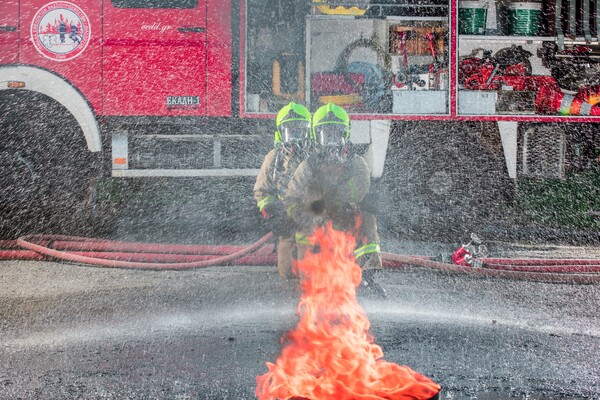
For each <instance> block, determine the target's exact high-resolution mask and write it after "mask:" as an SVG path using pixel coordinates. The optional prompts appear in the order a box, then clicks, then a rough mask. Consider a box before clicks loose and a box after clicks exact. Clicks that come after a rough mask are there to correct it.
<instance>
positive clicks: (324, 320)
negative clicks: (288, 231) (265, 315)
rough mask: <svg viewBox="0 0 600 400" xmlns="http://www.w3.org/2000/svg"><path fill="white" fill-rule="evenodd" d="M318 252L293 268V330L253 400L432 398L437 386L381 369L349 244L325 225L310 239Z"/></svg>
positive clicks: (405, 371)
mask: <svg viewBox="0 0 600 400" xmlns="http://www.w3.org/2000/svg"><path fill="white" fill-rule="evenodd" d="M309 241H310V242H311V243H312V244H316V245H317V246H318V247H319V249H320V250H319V251H318V252H315V253H311V252H308V253H307V255H305V257H304V258H303V259H302V260H301V261H299V262H298V263H297V264H296V268H297V270H298V273H299V276H301V277H303V278H302V283H301V288H302V296H301V300H300V304H299V305H298V309H297V314H298V316H299V317H300V321H299V323H298V326H297V327H296V330H293V331H291V332H289V333H288V334H287V335H286V336H285V338H287V340H288V341H289V344H288V345H287V346H286V347H285V348H284V349H283V351H282V354H281V356H280V357H279V358H278V359H277V361H276V362H275V364H273V363H270V362H267V363H266V365H267V368H268V372H267V373H265V374H264V375H261V376H258V377H257V378H256V383H257V387H256V395H257V397H258V398H259V400H274V399H279V400H288V399H311V400H340V399H342V400H343V399H356V400H359V399H360V400H376V399H381V400H384V399H388V400H391V399H430V398H432V397H433V396H435V395H436V394H437V393H438V392H439V390H440V386H439V385H438V384H436V383H435V382H433V381H431V380H430V379H428V378H427V377H425V376H423V375H421V374H419V373H417V372H415V371H413V370H412V369H410V368H409V367H406V366H400V365H397V364H394V363H390V362H386V361H384V360H383V359H382V357H383V350H382V349H381V347H380V346H378V345H376V344H374V343H373V341H374V338H373V336H372V335H370V334H369V328H370V323H369V320H368V318H367V316H366V314H365V312H364V310H363V309H362V307H361V306H360V305H359V304H358V302H357V301H356V287H357V286H358V285H359V283H360V281H361V277H362V276H361V269H360V267H359V266H358V264H356V261H355V259H354V255H353V250H354V248H355V239H354V237H353V236H352V235H351V234H349V233H345V232H340V231H336V230H334V229H333V228H332V226H331V224H328V225H327V226H326V227H324V228H318V229H316V231H315V233H314V235H313V237H311V238H310V239H309Z"/></svg>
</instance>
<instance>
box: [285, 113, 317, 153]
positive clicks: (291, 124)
mask: <svg viewBox="0 0 600 400" xmlns="http://www.w3.org/2000/svg"><path fill="white" fill-rule="evenodd" d="M279 133H280V135H281V146H282V147H283V149H284V150H285V151H287V152H298V151H303V150H304V148H305V147H306V143H307V140H308V136H309V133H310V121H306V120H289V121H285V122H283V123H282V124H281V125H279Z"/></svg>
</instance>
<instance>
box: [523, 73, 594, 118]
mask: <svg viewBox="0 0 600 400" xmlns="http://www.w3.org/2000/svg"><path fill="white" fill-rule="evenodd" d="M547 78H550V79H552V77H547ZM599 98H600V87H599V86H592V87H589V88H582V89H580V90H579V92H577V93H576V94H568V93H563V92H562V90H561V88H560V87H559V86H558V85H556V84H554V85H551V84H548V85H545V86H543V87H542V88H541V89H540V90H539V91H538V93H537V96H536V99H535V102H536V111H537V112H538V114H559V115H580V116H594V117H596V116H600V106H599V105H598V100H599Z"/></svg>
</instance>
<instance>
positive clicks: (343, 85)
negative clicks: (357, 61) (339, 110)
mask: <svg viewBox="0 0 600 400" xmlns="http://www.w3.org/2000/svg"><path fill="white" fill-rule="evenodd" d="M364 84H365V77H364V75H362V74H354V73H335V72H319V73H314V74H312V75H311V89H312V97H313V98H314V99H318V100H319V101H320V102H321V103H324V104H325V103H328V102H329V101H332V102H334V103H336V104H338V105H340V106H343V107H344V108H346V109H347V110H349V111H356V110H358V109H361V108H364V106H365V104H364V101H363V99H362V96H361V95H360V93H362V92H363V88H364Z"/></svg>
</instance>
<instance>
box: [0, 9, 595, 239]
mask: <svg viewBox="0 0 600 400" xmlns="http://www.w3.org/2000/svg"><path fill="white" fill-rule="evenodd" d="M598 4H600V3H599V2H592V1H589V0H583V1H577V2H576V1H575V0H565V1H562V0H556V1H555V2H554V1H550V0H543V1H541V2H539V1H533V0H522V1H510V2H509V1H505V0H502V1H494V0H473V1H462V0H461V1H457V0H427V1H414V0H379V1H377V0H373V1H366V0H354V1H352V0H348V1H346V0H344V1H326V0H314V1H298V0H268V1H267V0H219V1H213V0H103V1H91V0H71V1H51V0H12V1H2V2H1V3H0V135H1V139H0V155H1V157H0V159H1V161H0V163H1V165H2V171H3V172H2V189H1V190H2V191H1V193H2V200H1V202H2V207H3V213H5V215H18V214H19V213H18V210H21V209H32V208H36V207H38V208H44V209H52V208H53V207H57V206H59V205H60V206H61V207H65V206H66V204H72V205H77V204H79V205H80V204H81V201H82V199H83V198H85V196H86V193H87V192H88V191H89V189H90V187H93V185H90V184H88V183H89V182H95V181H96V180H95V179H94V178H95V177H97V176H102V175H104V176H108V175H111V176H112V177H114V178H131V179H150V178H154V177H198V178H199V179H203V178H210V179H215V178H218V179H221V178H222V179H224V180H226V179H228V178H230V177H247V178H248V179H249V180H252V179H253V177H254V176H255V175H256V173H257V171H258V168H259V167H260V163H261V161H262V157H263V155H264V154H265V153H266V151H267V150H268V148H269V147H270V146H271V132H272V129H273V117H274V115H275V113H276V112H277V110H278V109H279V108H280V107H281V106H282V105H284V104H286V103H287V102H289V101H296V102H301V103H304V104H306V105H307V106H308V107H310V108H311V109H312V110H315V109H316V108H317V107H318V106H320V105H321V104H323V103H326V102H328V101H332V102H335V103H337V104H340V105H342V106H344V107H345V108H346V109H347V110H348V111H349V112H350V114H351V118H352V140H353V142H354V143H355V144H356V148H357V149H358V150H357V151H361V152H363V153H364V154H365V157H366V158H367V159H368V162H369V164H370V165H371V167H372V173H373V177H374V178H375V181H379V182H380V189H381V193H382V194H383V198H382V199H383V201H382V202H381V203H383V207H384V210H385V213H386V219H387V220H389V221H391V222H392V223H394V224H395V223H397V224H399V225H401V226H402V227H404V228H405V229H406V230H407V231H411V230H413V229H414V230H418V229H420V230H422V231H423V230H424V229H430V231H443V230H445V231H448V230H452V229H454V228H456V229H457V230H459V231H460V230H461V229H464V228H465V227H470V226H471V224H472V223H474V222H476V221H478V222H479V223H481V222H482V221H489V220H491V219H493V218H494V217H495V216H497V213H498V212H499V210H500V209H501V204H509V203H510V193H511V190H512V188H514V185H515V182H516V180H517V178H518V177H520V176H534V177H542V178H553V177H555V178H562V177H564V176H565V174H566V173H568V171H569V168H574V167H576V166H578V165H582V164H585V162H588V161H589V160H593V159H594V157H596V154H595V150H596V144H597V142H598V134H597V133H596V129H595V126H596V125H595V123H596V122H597V121H598V119H597V118H598V116H599V115H600V112H598V109H599V108H598V105H597V103H598V101H599V100H600V91H598V90H597V89H598V86H597V85H598V83H600V82H598V76H599V74H598V70H599V69H598V65H600V64H599V63H598V62H597V60H598V52H597V48H598V46H597V45H598V36H600V29H599V28H598V26H599V24H600V13H599V12H598V8H599V6H598ZM586 160H587V161H586ZM379 178H382V179H379ZM467 229H468V228H467Z"/></svg>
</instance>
